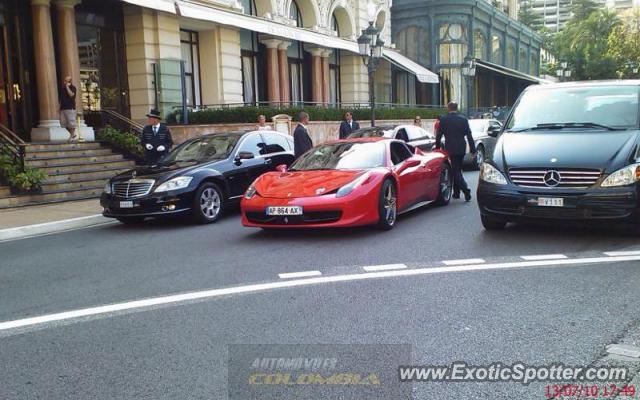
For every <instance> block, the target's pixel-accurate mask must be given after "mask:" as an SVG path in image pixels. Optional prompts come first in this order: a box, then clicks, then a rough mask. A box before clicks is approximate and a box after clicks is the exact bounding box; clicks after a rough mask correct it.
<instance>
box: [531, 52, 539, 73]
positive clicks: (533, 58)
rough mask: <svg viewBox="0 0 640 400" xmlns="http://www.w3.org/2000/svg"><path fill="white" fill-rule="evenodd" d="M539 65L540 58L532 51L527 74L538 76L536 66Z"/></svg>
mask: <svg viewBox="0 0 640 400" xmlns="http://www.w3.org/2000/svg"><path fill="white" fill-rule="evenodd" d="M539 64H540V57H539V56H538V53H536V52H534V51H532V52H531V58H530V60H529V73H530V74H531V75H538V65H539Z"/></svg>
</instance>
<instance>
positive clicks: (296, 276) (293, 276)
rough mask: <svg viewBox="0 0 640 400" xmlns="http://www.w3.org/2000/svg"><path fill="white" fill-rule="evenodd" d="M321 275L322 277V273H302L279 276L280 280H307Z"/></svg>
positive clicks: (288, 273)
mask: <svg viewBox="0 0 640 400" xmlns="http://www.w3.org/2000/svg"><path fill="white" fill-rule="evenodd" d="M320 275H322V273H321V272H320V271H301V272H287V273H284V274H278V276H279V277H280V279H291V278H307V277H309V276H320Z"/></svg>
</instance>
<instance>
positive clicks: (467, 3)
mask: <svg viewBox="0 0 640 400" xmlns="http://www.w3.org/2000/svg"><path fill="white" fill-rule="evenodd" d="M392 28H393V29H392V36H393V38H394V41H395V43H396V47H397V49H398V50H400V51H401V52H403V53H405V54H406V55H407V56H408V57H409V58H411V59H413V60H415V61H417V62H418V63H420V64H421V65H423V66H425V67H426V68H428V69H430V70H432V71H434V72H436V73H438V75H439V76H440V78H441V79H440V82H441V83H440V85H429V86H425V85H420V84H418V85H413V80H412V79H411V78H410V77H408V78H407V79H408V80H409V84H408V85H407V84H405V83H404V82H403V79H394V88H396V89H394V90H392V92H394V93H401V92H402V90H403V88H405V87H406V86H409V87H411V89H410V91H412V93H411V94H412V95H413V93H415V96H416V97H417V98H418V99H425V98H427V99H428V100H429V102H433V103H440V104H446V103H447V102H449V101H457V102H459V103H460V104H461V105H462V107H463V108H479V107H491V106H508V105H511V104H513V102H514V101H515V99H516V97H517V96H518V95H519V94H520V92H521V91H522V89H523V88H524V87H526V86H528V85H529V84H531V83H537V82H539V81H540V80H539V79H538V78H537V75H538V74H539V69H540V65H539V64H540V46H541V38H540V36H539V35H538V34H536V33H535V32H534V31H532V30H531V29H530V28H528V27H526V26H525V25H523V24H521V23H519V22H518V21H516V20H515V19H513V18H511V17H510V16H509V15H508V14H506V13H505V12H503V11H501V10H499V9H498V8H496V7H495V6H494V5H493V4H491V3H489V2H486V1H472V0H459V1H456V2H451V1H447V0H395V1H394V3H393V7H392ZM470 59H473V60H474V61H473V65H475V67H476V68H475V74H474V75H473V76H465V74H464V73H463V72H464V68H463V67H464V66H465V65H466V64H467V63H468V62H469V60H470Z"/></svg>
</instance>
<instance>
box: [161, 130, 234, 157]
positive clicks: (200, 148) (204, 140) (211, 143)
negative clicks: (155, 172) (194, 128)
mask: <svg viewBox="0 0 640 400" xmlns="http://www.w3.org/2000/svg"><path fill="white" fill-rule="evenodd" d="M239 137H240V136H239V135H236V134H222V135H212V136H202V137H200V138H198V139H195V140H191V141H188V142H185V143H183V144H182V145H180V146H178V147H176V148H175V149H174V150H173V151H172V152H171V153H169V154H168V155H167V156H166V157H165V158H164V159H163V160H162V163H163V164H171V163H179V162H190V161H192V162H201V161H207V160H216V159H224V158H227V157H228V156H229V154H231V152H232V151H233V148H234V147H235V145H236V143H237V142H238V138H239Z"/></svg>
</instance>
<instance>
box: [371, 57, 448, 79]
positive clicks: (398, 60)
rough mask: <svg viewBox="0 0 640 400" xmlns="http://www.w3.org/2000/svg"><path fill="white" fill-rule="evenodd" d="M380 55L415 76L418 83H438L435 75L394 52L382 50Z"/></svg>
mask: <svg viewBox="0 0 640 400" xmlns="http://www.w3.org/2000/svg"><path fill="white" fill-rule="evenodd" d="M382 55H383V56H384V58H386V59H387V60H389V61H390V62H391V63H393V64H395V65H396V66H398V67H400V68H402V69H404V70H406V71H408V72H411V73H412V74H415V76H416V78H418V81H420V82H422V83H438V82H439V81H440V80H439V79H438V75H437V74H434V73H433V72H431V71H429V70H428V69H426V68H425V67H423V66H422V65H420V64H418V63H416V62H414V61H411V60H410V59H408V58H407V57H405V56H403V55H402V54H400V53H398V52H397V51H395V50H391V49H383V50H382Z"/></svg>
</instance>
